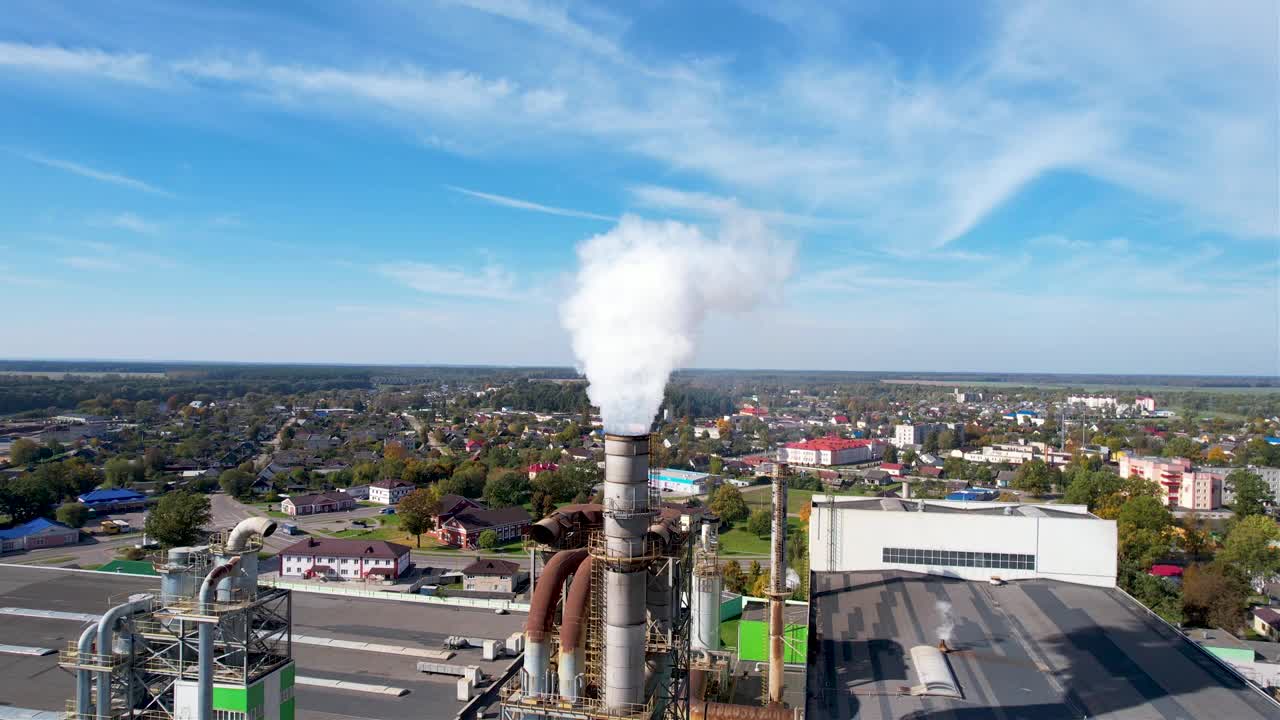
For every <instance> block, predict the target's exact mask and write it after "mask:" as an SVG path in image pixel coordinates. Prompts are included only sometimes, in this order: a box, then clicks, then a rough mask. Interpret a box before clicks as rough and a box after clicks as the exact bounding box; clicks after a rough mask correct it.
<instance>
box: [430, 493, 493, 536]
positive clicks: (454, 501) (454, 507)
mask: <svg viewBox="0 0 1280 720" xmlns="http://www.w3.org/2000/svg"><path fill="white" fill-rule="evenodd" d="M483 509H484V504H483V503H481V502H479V501H478V500H472V499H470V498H464V497H462V496H461V495H453V494H448V495H441V496H440V514H438V515H436V516H435V517H434V518H432V523H431V527H432V528H433V530H432V531H431V535H432V536H434V537H435V538H436V539H437V540H441V541H443V540H444V538H443V537H442V535H441V534H440V529H441V528H443V527H444V524H445V523H446V522H447V521H448V520H449V518H451V517H453V516H454V515H457V514H458V513H460V512H462V511H463V510H483Z"/></svg>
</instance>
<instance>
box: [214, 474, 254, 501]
mask: <svg viewBox="0 0 1280 720" xmlns="http://www.w3.org/2000/svg"><path fill="white" fill-rule="evenodd" d="M253 480H254V477H253V476H252V475H250V474H249V473H247V472H245V471H243V470H241V469H239V468H232V469H230V470H224V471H223V472H222V474H221V475H219V476H218V486H219V487H221V488H222V492H224V493H226V494H228V495H230V496H231V497H234V498H242V497H246V496H247V495H249V493H251V492H253Z"/></svg>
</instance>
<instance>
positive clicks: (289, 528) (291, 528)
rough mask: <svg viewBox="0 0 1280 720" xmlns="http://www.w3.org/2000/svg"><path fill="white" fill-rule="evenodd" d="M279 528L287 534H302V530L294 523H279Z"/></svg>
mask: <svg viewBox="0 0 1280 720" xmlns="http://www.w3.org/2000/svg"><path fill="white" fill-rule="evenodd" d="M280 529H281V530H284V531H285V532H286V533H288V534H289V535H301V534H302V531H301V530H299V529H298V526H297V525H294V524H293V523H285V524H284V525H281V526H280Z"/></svg>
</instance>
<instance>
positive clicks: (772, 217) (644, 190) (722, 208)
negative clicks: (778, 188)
mask: <svg viewBox="0 0 1280 720" xmlns="http://www.w3.org/2000/svg"><path fill="white" fill-rule="evenodd" d="M629 192H630V194H631V198H632V200H633V201H634V202H636V203H637V204H639V205H641V206H644V207H650V208H655V209H659V210H666V211H678V212H686V213H689V214H692V215H702V216H706V217H722V216H725V215H731V214H740V213H748V214H751V215H756V216H758V217H760V218H761V219H763V220H765V221H767V222H769V223H771V224H775V225H788V226H792V227H797V228H807V229H821V228H833V227H840V226H843V227H849V226H852V225H853V224H854V222H853V221H851V220H837V219H834V218H824V217H815V216H812V215H801V214H797V213H789V212H782V211H779V210H761V209H758V208H751V207H744V206H743V205H742V204H741V203H740V202H739V201H738V199H737V198H732V197H724V196H722V195H715V194H713V193H707V192H699V191H689V190H677V189H675V188H669V187H662V186H659V185H635V186H632V187H631V188H630V189H629Z"/></svg>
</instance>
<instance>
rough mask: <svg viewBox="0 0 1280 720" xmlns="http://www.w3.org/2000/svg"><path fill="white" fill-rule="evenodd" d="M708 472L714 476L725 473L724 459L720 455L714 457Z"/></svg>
mask: <svg viewBox="0 0 1280 720" xmlns="http://www.w3.org/2000/svg"><path fill="white" fill-rule="evenodd" d="M707 470H708V471H709V472H710V473H711V474H712V475H719V474H720V473H722V472H724V459H723V458H721V457H720V456H719V455H712V456H711V462H710V463H709V464H708V466H707Z"/></svg>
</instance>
